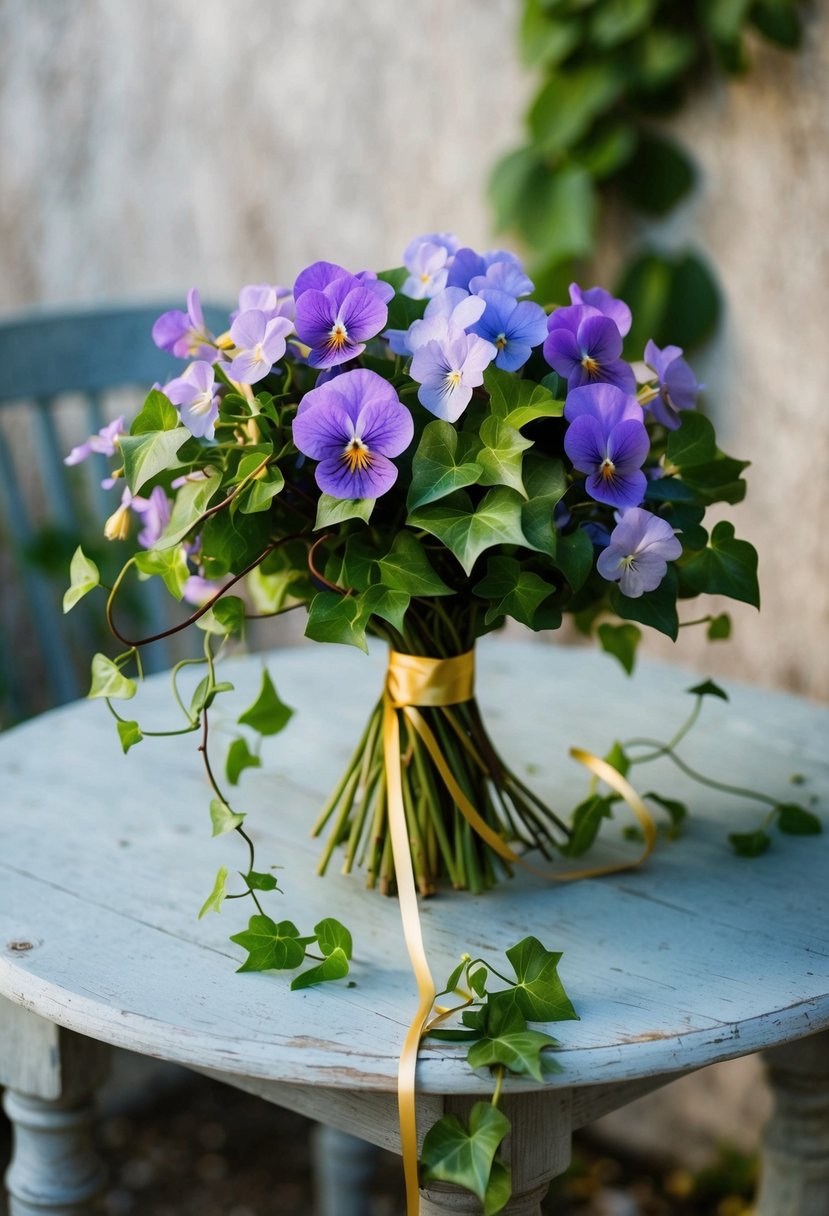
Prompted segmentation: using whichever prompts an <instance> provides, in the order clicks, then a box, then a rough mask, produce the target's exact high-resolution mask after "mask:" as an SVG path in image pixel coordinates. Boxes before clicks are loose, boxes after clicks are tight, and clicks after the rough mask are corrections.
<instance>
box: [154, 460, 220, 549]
mask: <svg viewBox="0 0 829 1216" xmlns="http://www.w3.org/2000/svg"><path fill="white" fill-rule="evenodd" d="M221 484H222V475H221V473H218V472H216V473H210V474H209V475H208V476H207V477H194V478H188V480H187V481H185V483H184V485H183V486H180V487H179V489H178V491H177V492H176V498H175V502H174V503H173V510H172V514H171V515H170V522H169V523H168V524H167V527H166V528H165V529H164V531H163V532H162V533H161V536H160V537H159V538H158V540H157V541H156V543H155V544H154V545H153V549H152V550H151V552H152V551H158V550H160V549H171V548H174V547H175V546H177V545H178V544H179V543H180V542H181V541H183V540H184V538H185V536H186V535H187V534H188V532H190V531H191V530H192V529H193V528H194V527H195V525H196V524H197V523H198V521H199V520H200V519H201V517H202V515H204V513H205V511H206V510H207V508H208V506H209V505H210V501H211V499H212V498H213V496H214V494H215V493H216V491H217V490H218V488H219V486H220V485H221Z"/></svg>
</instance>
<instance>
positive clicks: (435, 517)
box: [406, 486, 527, 575]
mask: <svg viewBox="0 0 829 1216" xmlns="http://www.w3.org/2000/svg"><path fill="white" fill-rule="evenodd" d="M521 505H522V504H521V497H520V495H518V494H517V493H516V492H515V490H512V489H510V488H509V487H508V486H496V487H495V489H493V490H490V491H489V493H488V494H486V496H485V497H484V498H483V499H482V501H481V503H480V505H479V506H478V507H477V509H475V508H474V507H473V505H472V502H471V500H470V498H469V496H468V495H467V494H465V493H464V492H463V490H459V491H458V492H457V493H455V494H452V495H451V496H450V497H449V498H446V499H444V500H443V501H442V502H439V503H431V504H430V505H429V506H426V507H420V508H418V510H416V511H413V512H412V513H411V514H410V515H409V518H408V520H407V521H406V522H407V523H408V524H409V525H410V526H411V527H417V528H423V529H424V531H426V532H430V533H431V534H432V536H436V537H437V538H438V540H440V541H442V542H443V544H444V545H446V547H447V549H449V550H450V551H451V552H452V553H454V555H455V557H456V558H457V559H458V561H459V562H460V564H461V565H462V566H463V568H464V570H465V571H466V573H467V574H468V575H469V574H471V573H472V568H473V566H474V565H475V562H476V561H477V560H478V558H479V557H480V556H481V554H482V553H483V552H484V551H485V550H487V549H491V548H492V547H493V546H494V545H498V544H505V545H526V543H527V541H526V537H525V536H524V533H523V532H522V530H521Z"/></svg>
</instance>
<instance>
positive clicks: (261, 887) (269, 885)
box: [242, 870, 279, 891]
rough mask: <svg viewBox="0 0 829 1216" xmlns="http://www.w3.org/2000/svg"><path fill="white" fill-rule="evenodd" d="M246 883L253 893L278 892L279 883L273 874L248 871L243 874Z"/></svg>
mask: <svg viewBox="0 0 829 1216" xmlns="http://www.w3.org/2000/svg"><path fill="white" fill-rule="evenodd" d="M242 877H243V878H244V880H245V882H246V883H247V884H248V886H249V887H250V888H251V890H253V891H276V890H277V889H278V887H279V883H278V882H277V880H276V877H275V875H273V874H262V873H260V872H259V871H258V870H248V872H247V874H243V875H242Z"/></svg>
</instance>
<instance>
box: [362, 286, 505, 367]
mask: <svg viewBox="0 0 829 1216" xmlns="http://www.w3.org/2000/svg"><path fill="white" fill-rule="evenodd" d="M485 307H486V304H485V303H484V301H483V300H481V299H479V297H478V296H471V295H470V294H469V292H468V291H464V290H463V288H461V287H446V288H444V290H443V291H440V292H438V294H437V295H436V296H433V297H432V299H431V300H430V301H429V303H428V304H427V305H426V311H425V312H424V314H423V316H422V317H421V318H420V320H418V321H412V323H411V325H410V326H409V328H408V329H387V330H386V332H385V334H384V335H383V336H384V337H385V338H388V340H389V345H390V346H391V348H392V350H393V351H394V353H395V354H396V355H411V354H413V353H414V351H416V350H417V348H418V347H419V346H423V345H424V344H425V343H426V342H429V341H430V340H431V339H432V338H443V337H445V336H446V334H447V332H448V330H447V326H448V325H454V326H455V327H456V328H457V329H460V330H464V329H467V328H468V327H469V326H471V325H474V323H475V322H476V321H477V320H478V319H479V318H480V317H481V315H482V313H483V311H484V309H485Z"/></svg>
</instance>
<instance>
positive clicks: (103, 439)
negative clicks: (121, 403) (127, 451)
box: [63, 414, 126, 464]
mask: <svg viewBox="0 0 829 1216" xmlns="http://www.w3.org/2000/svg"><path fill="white" fill-rule="evenodd" d="M124 434H126V432H125V430H124V415H123V414H121V415H120V416H119V417H118V418H116V419H115V420H114V421H113V422H108V423H107V424H106V426H102V427H101V429H100V431H98V432H97V433H96V434H95V435H90V436H89V438H88V439H87V440H86V442H85V443H79V444H78V446H77V447H74V448H73V449H72V451H71V452H70V453H69V455H68V456H64V458H63V463H64V464H80V463H81V461H82V460H86V458H87V456H89V455H91V453H92V452H98V453H99V454H100V455H101V456H114V455H115V452H116V450H117V447H118V440H119V439H120V437H121V436H122V435H124Z"/></svg>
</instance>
